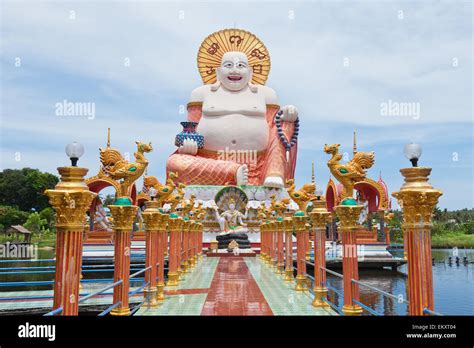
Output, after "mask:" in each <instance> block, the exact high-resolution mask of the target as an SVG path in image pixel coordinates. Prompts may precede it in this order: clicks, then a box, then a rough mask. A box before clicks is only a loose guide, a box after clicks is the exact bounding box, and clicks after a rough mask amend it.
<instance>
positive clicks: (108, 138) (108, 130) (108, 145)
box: [107, 128, 110, 147]
mask: <svg viewBox="0 0 474 348" xmlns="http://www.w3.org/2000/svg"><path fill="white" fill-rule="evenodd" d="M107 147H110V128H107Z"/></svg>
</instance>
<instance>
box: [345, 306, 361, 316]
mask: <svg viewBox="0 0 474 348" xmlns="http://www.w3.org/2000/svg"><path fill="white" fill-rule="evenodd" d="M362 312H363V310H362V307H360V306H358V305H352V306H350V305H344V306H342V313H343V314H344V315H349V316H356V315H361V314H362Z"/></svg>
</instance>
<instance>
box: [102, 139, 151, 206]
mask: <svg viewBox="0 0 474 348" xmlns="http://www.w3.org/2000/svg"><path fill="white" fill-rule="evenodd" d="M135 143H136V144H137V151H136V152H135V153H134V156H135V161H134V162H129V161H127V160H126V159H125V158H124V157H123V156H122V154H121V153H120V152H119V151H118V150H116V149H113V148H111V147H110V146H109V145H108V146H107V147H106V148H105V149H102V148H101V149H99V150H100V162H101V164H102V165H101V168H100V170H99V174H98V175H97V177H98V178H101V179H106V180H107V179H108V181H110V180H113V181H115V182H118V183H119V184H118V185H116V184H115V185H114V186H115V187H116V188H117V199H119V198H125V197H130V191H131V187H132V185H133V183H134V182H135V181H136V180H137V179H138V178H139V177H140V176H142V174H143V173H144V172H145V169H146V168H147V166H148V160H147V159H146V158H145V153H148V152H151V151H153V147H152V146H151V143H148V144H146V143H143V142H140V141H136V142H135Z"/></svg>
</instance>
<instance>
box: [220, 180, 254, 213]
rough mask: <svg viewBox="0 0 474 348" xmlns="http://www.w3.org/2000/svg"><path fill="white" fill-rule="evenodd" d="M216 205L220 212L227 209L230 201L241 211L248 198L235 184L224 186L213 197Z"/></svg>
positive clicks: (243, 210)
mask: <svg viewBox="0 0 474 348" xmlns="http://www.w3.org/2000/svg"><path fill="white" fill-rule="evenodd" d="M214 201H215V202H216V205H217V207H218V208H219V210H220V211H221V212H223V211H226V210H228V209H229V205H230V203H232V204H234V205H235V209H236V210H238V211H240V212H241V213H243V212H245V208H246V207H247V203H248V198H247V195H246V194H245V192H244V191H243V190H242V189H241V188H239V187H237V186H225V187H224V188H222V189H221V190H219V192H217V193H216V196H215V197H214Z"/></svg>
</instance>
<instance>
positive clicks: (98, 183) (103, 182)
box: [86, 178, 137, 211]
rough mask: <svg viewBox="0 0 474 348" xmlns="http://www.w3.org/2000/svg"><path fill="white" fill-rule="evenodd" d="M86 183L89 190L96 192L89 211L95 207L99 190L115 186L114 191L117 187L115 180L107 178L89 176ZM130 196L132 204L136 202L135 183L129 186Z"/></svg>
mask: <svg viewBox="0 0 474 348" xmlns="http://www.w3.org/2000/svg"><path fill="white" fill-rule="evenodd" d="M86 183H87V186H88V187H89V190H90V191H92V192H94V193H97V198H96V199H94V200H93V201H92V203H91V206H90V208H89V211H95V208H96V206H97V200H98V199H99V198H98V197H99V195H98V194H99V192H100V191H102V190H103V189H105V188H106V187H110V186H112V187H113V188H115V192H117V189H118V183H116V182H115V181H111V180H107V179H101V178H91V179H89V180H87V181H86ZM130 198H131V199H132V204H133V205H135V204H137V188H136V186H135V184H133V185H132V187H131V190H130Z"/></svg>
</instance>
